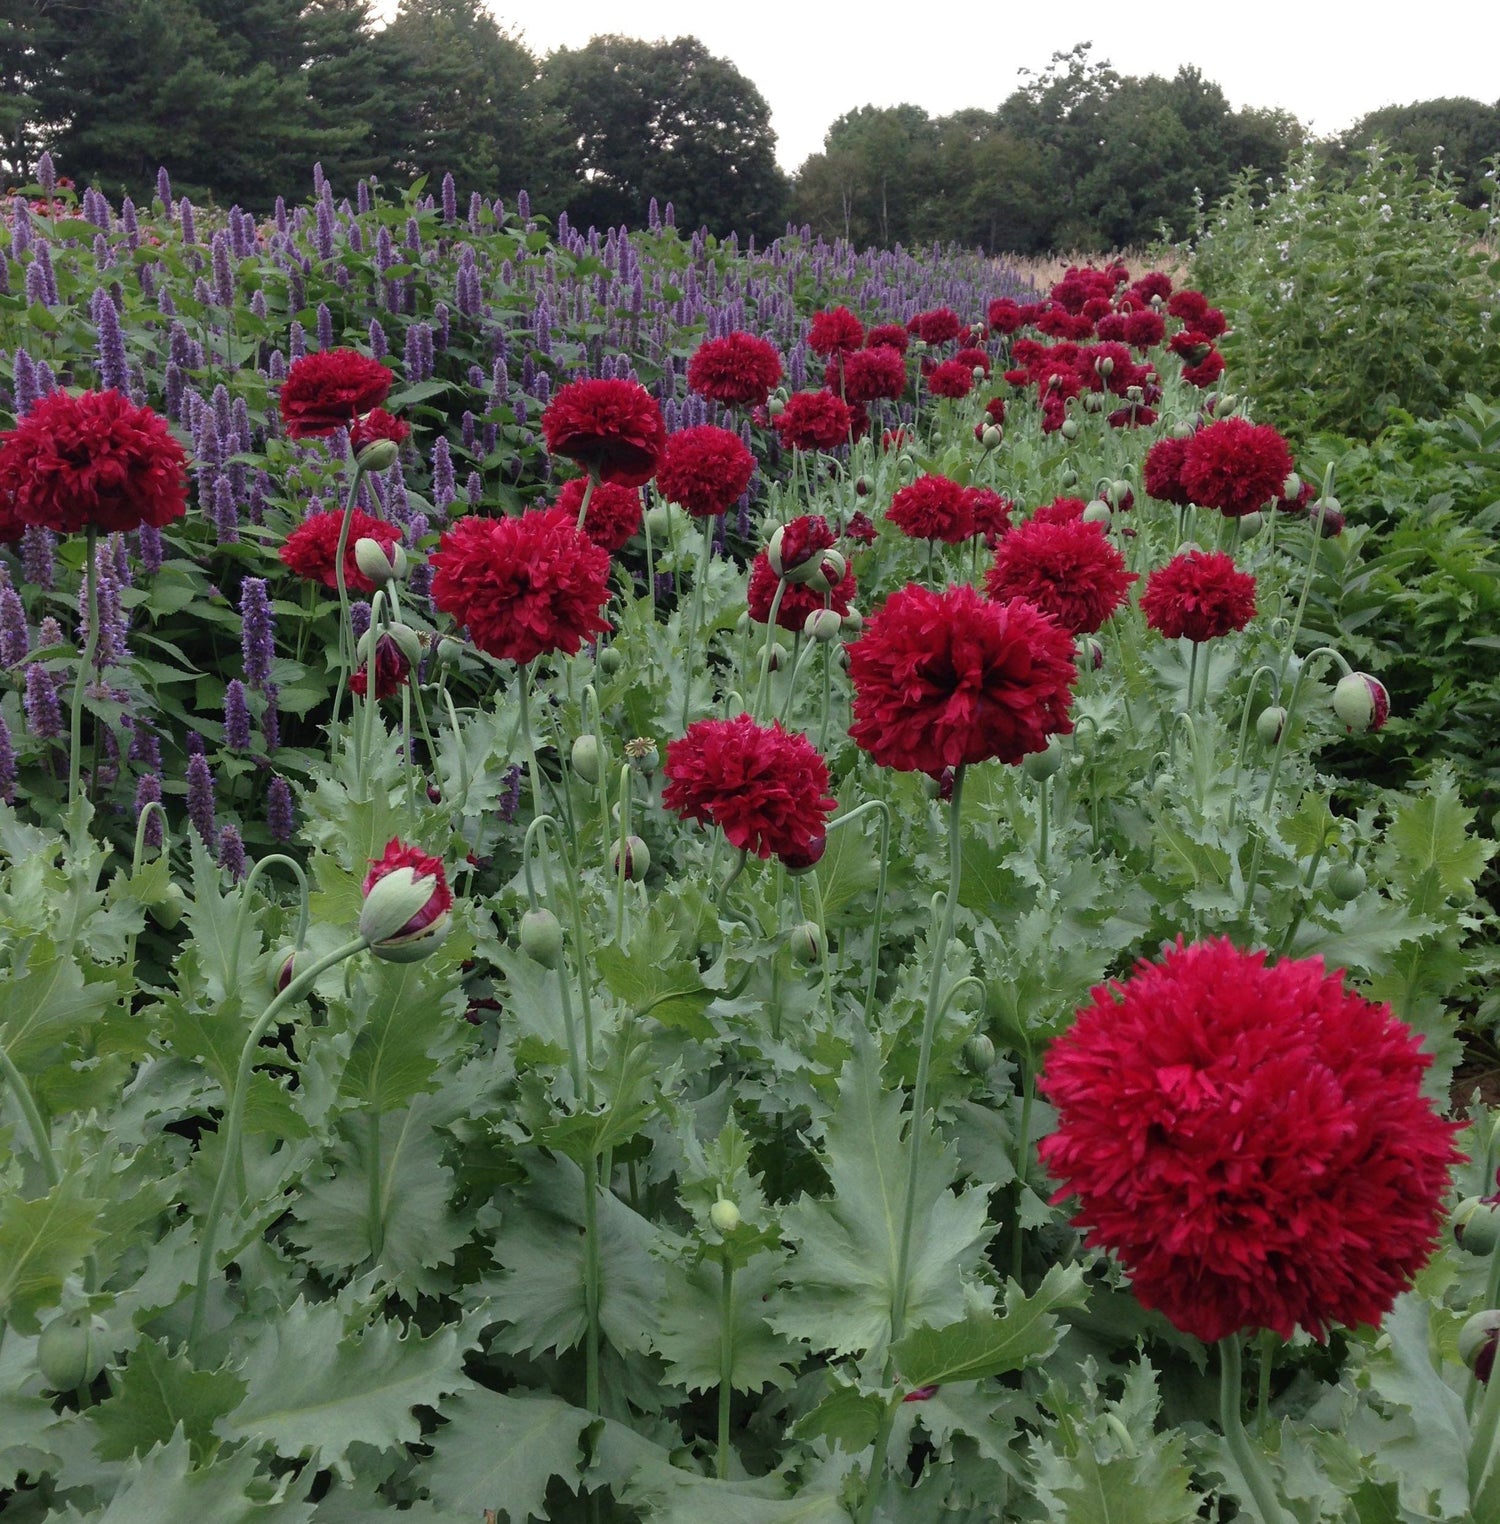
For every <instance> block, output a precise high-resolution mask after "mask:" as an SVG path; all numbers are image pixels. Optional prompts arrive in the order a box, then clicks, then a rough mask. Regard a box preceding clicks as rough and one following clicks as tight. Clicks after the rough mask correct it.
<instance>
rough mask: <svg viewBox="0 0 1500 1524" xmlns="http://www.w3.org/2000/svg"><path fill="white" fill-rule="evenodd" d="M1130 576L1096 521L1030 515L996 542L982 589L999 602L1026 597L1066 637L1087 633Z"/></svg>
mask: <svg viewBox="0 0 1500 1524" xmlns="http://www.w3.org/2000/svg"><path fill="white" fill-rule="evenodd" d="M1135 580H1136V574H1135V573H1134V572H1131V571H1126V570H1125V558H1124V557H1123V556H1122V555H1121V554H1120V552H1119V551H1118V550H1116V549H1115V547H1114V546H1113V545H1111V544H1110V543H1109V540H1108V538H1107V537H1106V535H1105V533H1104V530H1103V528H1102V527H1101V526H1100V525H1098V524H1086V523H1084V522H1083V520H1082V519H1079V520H1076V521H1072V522H1068V523H1062V524H1049V523H1047V522H1046V521H1045V520H1041V519H1038V518H1037V517H1036V516H1035V515H1033V516H1032V517H1031V518H1030V519H1028V520H1027V521H1026V522H1025V523H1024V524H1022V525H1020V526H1019V527H1018V528H1016V529H1012V530H1011V532H1010V533H1009V534H1008V535H1006V536H1005V537H1004V539H1002V540H1001V541H1000V544H999V546H998V547H997V549H996V551H995V564H994V565H993V566H992V567H990V570H989V574H988V576H986V578H985V581H984V587H985V591H986V592H987V593H988V594H989V595H990V597H991V598H995V599H998V600H1000V601H1001V602H1005V601H1007V600H1008V599H1011V598H1026V599H1029V600H1030V601H1031V602H1032V603H1034V604H1036V606H1037V607H1038V608H1039V609H1042V610H1043V611H1045V612H1046V613H1048V614H1050V615H1051V616H1052V617H1053V618H1054V619H1055V620H1057V622H1058V624H1060V625H1061V626H1062V627H1063V629H1065V630H1067V631H1068V632H1069V633H1070V634H1072V635H1092V634H1093V633H1094V631H1095V630H1097V629H1098V628H1099V626H1100V625H1102V624H1103V623H1104V621H1105V620H1106V619H1108V618H1109V616H1110V615H1111V614H1113V613H1114V611H1115V610H1116V609H1117V608H1119V607H1120V605H1121V604H1122V603H1124V601H1125V598H1126V595H1127V594H1128V593H1129V591H1130V584H1131V583H1132V582H1134V581H1135Z"/></svg>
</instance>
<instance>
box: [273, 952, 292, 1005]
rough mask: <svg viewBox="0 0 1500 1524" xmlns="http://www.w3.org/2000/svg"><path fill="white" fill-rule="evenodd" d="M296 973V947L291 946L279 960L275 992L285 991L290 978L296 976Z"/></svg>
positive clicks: (290, 980)
mask: <svg viewBox="0 0 1500 1524" xmlns="http://www.w3.org/2000/svg"><path fill="white" fill-rule="evenodd" d="M296 974H297V950H296V948H292V949H291V950H290V951H289V952H287V953H286V954H285V955H284V956H283V958H282V960H281V967H280V969H279V970H277V974H276V993H277V994H278V995H280V994H283V993H284V992H285V991H286V989H287V987H288V985H290V984H291V982H292V980H293V979H294V978H295V977H296Z"/></svg>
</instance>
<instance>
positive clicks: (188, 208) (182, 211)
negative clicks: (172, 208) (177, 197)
mask: <svg viewBox="0 0 1500 1524" xmlns="http://www.w3.org/2000/svg"><path fill="white" fill-rule="evenodd" d="M177 216H178V220H179V221H180V222H181V223H182V241H183V243H185V244H195V243H197V242H198V229H197V227H196V225H195V224H194V221H193V203H192V202H191V201H189V200H188V198H187V197H186V196H184V197H183V198H182V200H181V201H179V202H178V203H177Z"/></svg>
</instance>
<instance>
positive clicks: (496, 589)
mask: <svg viewBox="0 0 1500 1524" xmlns="http://www.w3.org/2000/svg"><path fill="white" fill-rule="evenodd" d="M576 517H577V515H576V514H574V515H569V514H568V512H567V511H566V510H565V509H562V508H547V509H534V510H533V511H532V512H530V513H523V514H522V515H521V516H520V517H519V518H514V519H512V518H504V519H481V518H465V519H460V520H459V521H458V523H456V524H455V525H454V526H453V527H452V528H451V529H449V530H447V531H446V532H445V533H444V535H443V538H442V539H441V541H439V543H438V548H437V549H436V550H435V551H433V553H432V555H431V557H430V558H429V561H428V565H430V566H431V567H432V571H433V577H432V601H433V603H434V604H435V605H436V606H437V608H438V609H440V610H441V611H442V612H443V613H445V614H449V615H451V616H452V617H453V619H454V620H455V621H456V622H457V623H458V624H460V625H465V626H467V627H468V631H469V639H470V640H472V641H473V642H474V644H475V645H476V646H478V647H479V649H480V650H481V651H488V652H489V654H490V655H491V656H497V657H500V658H501V659H503V660H510V661H514V662H521V663H525V662H528V661H531V660H533V659H534V658H536V657H538V656H541V655H543V654H544V653H545V652H548V651H563V652H566V653H567V654H568V655H569V656H571V655H573V654H574V652H576V651H577V650H578V648H579V647H580V646H581V645H582V644H583V642H584V641H585V640H588V639H591V638H592V637H593V636H595V635H602V634H604V633H605V632H606V631H607V630H608V629H609V625H608V623H607V622H606V621H605V620H604V618H603V617H602V616H601V612H600V611H601V610H602V609H603V607H604V605H605V604H606V603H607V602H608V601H609V566H610V561H609V552H608V551H606V550H604V549H603V548H602V547H600V546H598V545H596V544H594V542H593V541H592V540H591V539H589V537H588V536H587V535H586V534H583V533H581V532H580V531H579V530H578V529H577V528H576V527H575V519H576Z"/></svg>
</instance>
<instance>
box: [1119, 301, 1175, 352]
mask: <svg viewBox="0 0 1500 1524" xmlns="http://www.w3.org/2000/svg"><path fill="white" fill-rule="evenodd" d="M1166 336H1167V325H1166V323H1165V322H1163V321H1162V316H1161V314H1160V313H1159V312H1156V311H1154V310H1153V309H1152V308H1150V307H1145V308H1142V309H1141V311H1139V312H1132V313H1131V314H1130V315H1129V316H1128V317H1127V318H1126V319H1125V342H1126V343H1127V344H1129V345H1130V347H1131V348H1132V349H1150V348H1151V347H1152V346H1153V345H1155V344H1160V343H1161V341H1162V340H1163V339H1164V338H1165V337H1166Z"/></svg>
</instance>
